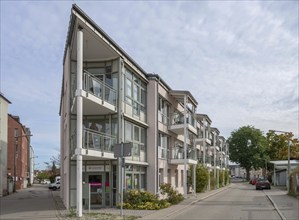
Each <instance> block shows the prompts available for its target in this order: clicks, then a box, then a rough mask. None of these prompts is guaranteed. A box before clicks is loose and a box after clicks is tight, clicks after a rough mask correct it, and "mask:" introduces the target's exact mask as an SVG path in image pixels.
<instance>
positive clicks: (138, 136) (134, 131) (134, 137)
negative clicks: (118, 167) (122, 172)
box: [125, 121, 146, 162]
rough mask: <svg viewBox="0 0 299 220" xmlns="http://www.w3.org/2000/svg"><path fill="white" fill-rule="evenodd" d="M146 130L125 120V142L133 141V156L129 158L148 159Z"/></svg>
mask: <svg viewBox="0 0 299 220" xmlns="http://www.w3.org/2000/svg"><path fill="white" fill-rule="evenodd" d="M145 132H146V130H145V129H144V128H142V127H140V126H137V125H135V124H133V123H131V122H128V121H125V142H132V143H133V148H132V156H130V157H129V158H128V159H131V160H133V161H143V162H145V161H146V150H145V142H146V140H145Z"/></svg>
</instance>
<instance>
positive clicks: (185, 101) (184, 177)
mask: <svg viewBox="0 0 299 220" xmlns="http://www.w3.org/2000/svg"><path fill="white" fill-rule="evenodd" d="M183 181H184V183H183V187H184V197H185V198H186V197H187V96H186V95H184V176H183Z"/></svg>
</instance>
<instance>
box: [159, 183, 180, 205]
mask: <svg viewBox="0 0 299 220" xmlns="http://www.w3.org/2000/svg"><path fill="white" fill-rule="evenodd" d="M160 193H161V195H166V196H167V197H166V201H167V202H169V203H170V204H171V205H175V204H178V203H180V202H181V201H183V200H184V196H183V195H182V194H181V193H178V191H177V190H175V189H174V188H173V187H172V186H171V184H169V183H162V184H161V185H160Z"/></svg>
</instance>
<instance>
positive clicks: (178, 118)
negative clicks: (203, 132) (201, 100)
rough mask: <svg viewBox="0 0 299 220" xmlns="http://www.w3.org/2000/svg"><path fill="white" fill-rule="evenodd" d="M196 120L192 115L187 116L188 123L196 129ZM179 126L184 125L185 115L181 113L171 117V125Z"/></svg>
mask: <svg viewBox="0 0 299 220" xmlns="http://www.w3.org/2000/svg"><path fill="white" fill-rule="evenodd" d="M195 122H196V121H195V119H194V117H193V116H192V115H191V114H187V118H186V123H187V124H190V125H192V126H193V127H194V128H195V127H196V125H195ZM178 124H184V114H182V113H181V112H175V113H173V114H172V115H171V119H170V125H178Z"/></svg>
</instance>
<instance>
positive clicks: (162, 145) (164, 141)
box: [158, 133, 169, 159]
mask: <svg viewBox="0 0 299 220" xmlns="http://www.w3.org/2000/svg"><path fill="white" fill-rule="evenodd" d="M158 144H159V158H163V159H166V158H167V149H169V147H168V144H169V137H168V136H167V135H165V134H162V133H159V140H158Z"/></svg>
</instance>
